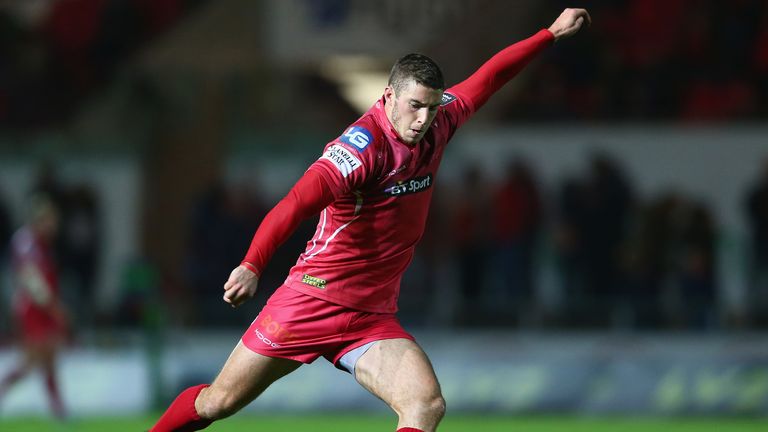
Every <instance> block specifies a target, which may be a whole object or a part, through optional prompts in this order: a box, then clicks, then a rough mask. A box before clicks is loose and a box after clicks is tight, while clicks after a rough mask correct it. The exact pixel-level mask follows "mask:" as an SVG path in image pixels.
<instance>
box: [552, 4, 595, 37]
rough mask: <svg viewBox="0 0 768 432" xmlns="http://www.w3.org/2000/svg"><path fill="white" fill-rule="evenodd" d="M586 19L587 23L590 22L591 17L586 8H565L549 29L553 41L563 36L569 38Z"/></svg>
mask: <svg viewBox="0 0 768 432" xmlns="http://www.w3.org/2000/svg"><path fill="white" fill-rule="evenodd" d="M585 21H586V23H587V25H590V24H592V18H591V17H590V16H589V12H587V11H586V9H571V8H568V9H565V10H564V11H563V13H561V14H560V16H559V17H557V19H556V20H555V22H553V23H552V25H551V26H549V28H548V29H547V30H549V31H550V32H551V33H552V35H553V36H554V37H555V41H558V40H560V39H563V38H569V37H571V36H573V35H575V34H576V33H578V32H579V30H580V29H581V27H582V26H583V25H584V22H585Z"/></svg>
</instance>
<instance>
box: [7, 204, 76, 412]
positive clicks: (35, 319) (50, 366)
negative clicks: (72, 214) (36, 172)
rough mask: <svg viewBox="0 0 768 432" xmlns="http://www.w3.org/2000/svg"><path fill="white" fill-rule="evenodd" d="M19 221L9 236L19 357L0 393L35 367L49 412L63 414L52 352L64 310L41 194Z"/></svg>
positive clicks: (61, 334)
mask: <svg viewBox="0 0 768 432" xmlns="http://www.w3.org/2000/svg"><path fill="white" fill-rule="evenodd" d="M29 207H30V208H29V210H28V215H27V216H26V218H25V221H26V222H25V224H24V225H23V226H22V227H21V228H20V229H19V230H18V231H16V233H15V234H14V235H13V240H12V246H11V250H12V265H13V273H14V279H13V282H14V315H15V318H16V324H17V326H18V331H19V333H20V337H21V348H22V354H23V356H22V358H21V360H20V361H19V363H18V364H16V365H15V366H14V367H13V368H12V369H11V370H10V371H9V372H8V373H7V374H5V375H4V376H3V379H2V380H0V398H2V397H3V396H5V394H6V393H7V392H8V391H9V390H10V388H11V387H12V386H13V385H14V384H16V383H17V382H18V381H19V380H20V379H21V378H23V377H24V376H26V375H27V374H28V373H29V372H31V371H32V370H33V369H36V368H40V369H41V370H42V372H43V374H44V377H45V387H46V391H47V393H48V399H49V402H50V405H51V411H52V412H53V414H54V415H55V416H56V417H57V418H63V417H64V415H65V410H64V404H63V401H62V398H61V394H60V392H59V386H58V379H57V377H56V357H57V353H58V351H59V349H60V346H61V344H62V343H63V342H64V340H65V338H66V335H67V328H68V313H67V311H66V308H65V307H64V305H63V304H62V302H61V300H60V297H59V280H58V279H59V276H58V271H57V269H56V263H55V259H54V255H53V248H52V240H53V239H54V238H55V234H56V231H57V229H58V226H59V225H58V223H59V221H58V213H57V210H56V208H55V207H54V205H53V202H52V201H51V200H49V199H47V197H42V196H36V197H34V198H33V199H32V200H31V203H30V206H29Z"/></svg>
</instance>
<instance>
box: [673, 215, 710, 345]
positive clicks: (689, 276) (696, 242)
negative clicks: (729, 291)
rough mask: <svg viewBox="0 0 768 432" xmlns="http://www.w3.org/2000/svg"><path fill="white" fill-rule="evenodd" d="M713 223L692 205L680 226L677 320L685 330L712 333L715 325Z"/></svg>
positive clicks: (708, 216)
mask: <svg viewBox="0 0 768 432" xmlns="http://www.w3.org/2000/svg"><path fill="white" fill-rule="evenodd" d="M715 230H716V228H715V223H714V220H713V217H712V214H711V212H710V211H709V209H708V208H707V207H706V206H704V205H702V204H699V203H696V202H691V203H690V204H689V206H688V208H687V212H686V214H685V219H684V220H683V221H682V226H681V233H680V236H681V239H680V240H681V248H680V255H681V256H680V257H679V260H680V263H679V266H680V268H679V271H678V275H677V279H678V280H677V283H678V284H679V290H680V302H679V307H678V313H676V314H675V318H676V320H679V323H680V324H681V325H682V326H683V327H685V328H687V329H699V330H711V329H713V328H714V327H715V326H716V325H717V324H718V317H717V275H716V268H717V266H716V265H715V264H716V261H715V246H716V245H715V242H716V231H715Z"/></svg>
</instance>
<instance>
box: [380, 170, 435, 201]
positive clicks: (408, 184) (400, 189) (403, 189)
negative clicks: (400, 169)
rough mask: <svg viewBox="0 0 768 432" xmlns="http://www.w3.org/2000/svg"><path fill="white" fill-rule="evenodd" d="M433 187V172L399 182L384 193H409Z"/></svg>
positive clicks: (396, 194)
mask: <svg viewBox="0 0 768 432" xmlns="http://www.w3.org/2000/svg"><path fill="white" fill-rule="evenodd" d="M430 187H432V174H427V175H425V176H422V177H414V178H412V179H408V180H404V181H400V182H397V183H396V184H394V185H392V186H390V187H388V188H386V189H384V193H385V194H387V195H391V196H400V195H408V194H412V193H418V192H421V191H425V190H427V189H429V188H430Z"/></svg>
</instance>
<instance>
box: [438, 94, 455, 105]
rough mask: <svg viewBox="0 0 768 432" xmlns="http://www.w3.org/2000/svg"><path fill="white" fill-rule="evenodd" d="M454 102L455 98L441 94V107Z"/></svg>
mask: <svg viewBox="0 0 768 432" xmlns="http://www.w3.org/2000/svg"><path fill="white" fill-rule="evenodd" d="M455 100H456V96H454V95H452V94H450V93H445V92H444V93H443V100H441V101H440V105H441V106H446V105H448V104H449V103H451V102H453V101H455Z"/></svg>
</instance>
